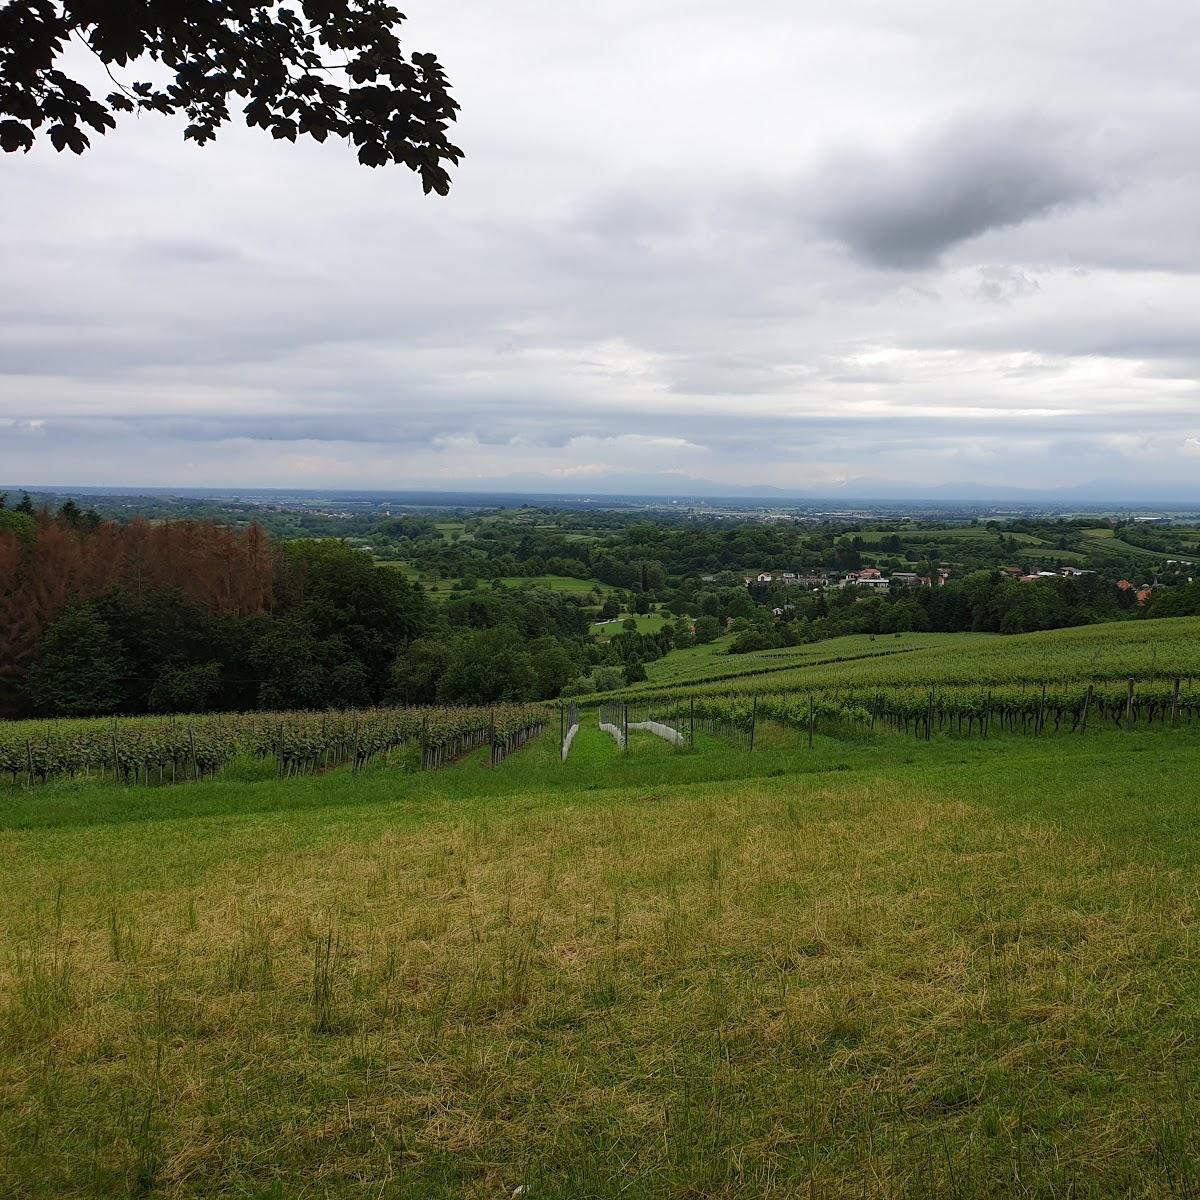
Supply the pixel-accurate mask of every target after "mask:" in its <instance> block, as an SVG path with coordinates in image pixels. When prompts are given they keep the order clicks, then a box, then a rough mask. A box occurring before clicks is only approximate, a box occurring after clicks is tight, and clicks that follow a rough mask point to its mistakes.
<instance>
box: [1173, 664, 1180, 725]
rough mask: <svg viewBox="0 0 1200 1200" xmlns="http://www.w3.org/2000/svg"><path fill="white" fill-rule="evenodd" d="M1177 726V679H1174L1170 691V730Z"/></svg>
mask: <svg viewBox="0 0 1200 1200" xmlns="http://www.w3.org/2000/svg"><path fill="white" fill-rule="evenodd" d="M1178 724H1179V677H1178V676H1176V677H1175V686H1174V687H1173V688H1172V689H1171V728H1172V729H1174V728H1175V727H1176V726H1177V725H1178Z"/></svg>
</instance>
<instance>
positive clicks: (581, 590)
mask: <svg viewBox="0 0 1200 1200" xmlns="http://www.w3.org/2000/svg"><path fill="white" fill-rule="evenodd" d="M500 582H501V583H502V584H504V586H505V587H513V588H522V587H536V588H548V589H549V590H550V591H552V592H568V593H574V594H576V595H580V596H586V595H587V594H588V593H589V592H592V591H596V590H599V591H601V592H603V593H604V594H605V595H607V594H608V593H609V592H610V591H612V588H610V587H609V586H608V584H607V583H601V582H600V581H599V580H598V579H576V578H574V577H573V576H571V575H512V576H507V577H505V578H504V579H501V580H500Z"/></svg>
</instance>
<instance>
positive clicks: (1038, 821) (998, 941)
mask: <svg viewBox="0 0 1200 1200" xmlns="http://www.w3.org/2000/svg"><path fill="white" fill-rule="evenodd" d="M594 719H595V718H594V715H591V714H585V722H584V725H583V727H582V728H581V730H580V733H579V736H578V737H577V739H576V742H575V746H574V748H573V751H572V755H571V758H570V760H569V761H568V763H567V764H566V765H565V766H560V765H559V764H558V762H557V738H556V736H554V735H547V736H545V737H543V738H542V739H540V740H539V741H537V742H535V743H534V744H533V745H532V746H530V747H529V748H527V749H526V750H525V751H523V752H521V753H519V754H517V755H515V756H514V757H513V758H510V759H509V760H507V761H506V762H505V763H504V764H503V765H502V766H501V767H499V768H497V769H494V770H489V769H487V768H486V767H484V766H483V765H482V764H481V760H480V759H479V756H478V755H472V756H469V757H468V758H467V759H465V760H463V761H462V762H461V763H460V764H459V765H457V766H455V767H454V768H451V769H448V770H445V771H442V772H439V773H436V774H425V775H403V774H396V773H394V772H390V771H388V770H387V769H384V768H382V767H381V768H375V769H370V770H368V771H367V772H365V773H364V774H362V775H360V776H354V775H351V774H348V773H346V772H343V771H335V772H332V773H330V774H328V775H324V776H318V777H314V778H301V779H298V780H294V781H291V782H289V783H287V784H280V783H279V782H278V781H276V780H275V779H273V778H261V777H260V775H261V772H259V771H258V770H257V769H256V768H254V767H252V766H249V765H242V766H239V767H238V768H236V769H234V770H233V771H231V772H230V773H229V776H228V777H227V778H224V779H219V780H216V781H213V782H210V783H202V784H190V785H183V786H180V787H178V788H172V787H164V788H154V789H146V788H143V789H122V788H115V787H95V786H92V787H84V786H75V787H70V786H61V787H52V788H48V789H43V790H40V791H36V792H33V793H29V794H23V793H16V794H11V795H8V796H6V797H4V798H0V926H2V928H3V931H4V951H5V953H4V958H3V961H2V963H0V1101H2V1102H0V1148H2V1150H0V1195H4V1196H14V1197H15V1196H21V1197H26V1196H28V1197H39V1196H62V1195H78V1196H115V1195H163V1196H177V1197H214V1196H220V1197H235V1196H236V1197H266V1196H277V1197H285V1196H286V1197H291V1196H323V1197H325V1196H327V1197H362V1196H370V1197H375V1196H396V1197H414V1198H415V1197H423V1198H427V1197H459V1196H467V1197H479V1198H483V1197H507V1196H511V1195H512V1194H513V1193H514V1190H515V1189H517V1188H519V1187H520V1188H524V1189H526V1190H525V1192H524V1193H522V1194H523V1195H526V1196H529V1197H534V1198H541V1197H546V1198H555V1200H567V1198H571V1200H575V1198H578V1197H592V1196H595V1197H618V1196H620V1197H661V1196H672V1197H702V1196H703V1197H707V1196H717V1197H730V1198H732V1197H743V1196H766V1195H775V1196H797V1197H799V1196H803V1197H810V1196H814V1197H816V1196H826V1197H834V1196H837V1197H843V1196H852V1197H877V1196H885V1197H897V1198H898V1197H902V1196H903V1197H909V1196H927V1197H933V1196H945V1197H952V1196H953V1197H974V1196H1010V1195H1011V1196H1037V1197H1063V1198H1064V1200H1065V1198H1067V1197H1071V1198H1079V1197H1097V1198H1098V1197H1109V1196H1138V1197H1149V1196H1161V1195H1179V1196H1185V1195H1194V1194H1195V1193H1196V1189H1197V1187H1200V1178H1198V1177H1197V1168H1196V1163H1197V1154H1198V1152H1200V1144H1198V1142H1197V1132H1196V1131H1197V1126H1196V1119H1195V1117H1196V1114H1195V1100H1194V1097H1195V1096H1196V1094H1197V1085H1198V1084H1200V1061H1198V1058H1197V1035H1198V1034H1200V1028H1198V1026H1200V1009H1198V1008H1197V1003H1196V996H1197V995H1198V994H1200V956H1197V954H1196V953H1195V936H1196V934H1195V930H1196V920H1197V912H1198V911H1200V884H1198V883H1197V880H1198V878H1200V874H1198V868H1200V837H1198V834H1197V824H1196V821H1195V790H1194V785H1193V782H1192V780H1193V778H1194V763H1195V761H1196V756H1197V752H1198V751H1200V734H1198V733H1197V732H1196V731H1193V730H1192V729H1182V730H1179V731H1176V732H1174V733H1169V732H1165V731H1154V732H1148V731H1135V732H1132V733H1127V734H1123V735H1121V734H1113V733H1110V732H1099V731H1097V732H1095V733H1089V734H1088V735H1087V736H1086V737H1082V738H1073V739H1057V740H1055V739H1047V740H1044V741H1038V740H1037V739H1024V740H1007V741H1006V740H1003V739H997V740H994V741H990V742H987V743H981V742H970V743H963V742H953V741H944V742H943V741H935V742H933V743H932V744H929V745H924V744H921V743H913V742H908V741H901V740H888V739H884V740H882V741H880V742H879V743H878V744H875V745H860V746H853V747H851V746H843V745H839V744H837V743H836V742H831V741H826V740H824V739H819V740H818V745H817V747H816V748H815V749H814V750H812V751H803V750H800V749H799V748H798V743H797V742H796V741H795V739H794V737H793V736H792V735H791V734H789V733H787V732H786V731H783V730H778V729H770V728H768V729H765V730H764V731H763V737H762V741H761V746H762V749H761V750H760V751H756V752H755V753H754V754H753V755H747V754H745V753H744V752H737V751H733V750H731V749H728V748H725V747H722V746H721V744H720V743H719V742H716V741H715V740H713V739H704V740H703V741H702V749H701V750H699V751H697V752H688V751H679V750H675V749H672V748H671V747H669V746H667V745H666V744H665V743H663V742H661V741H660V740H658V739H656V738H653V737H652V736H650V735H648V734H643V735H635V736H634V737H633V738H632V739H631V745H630V751H629V753H627V754H624V755H622V754H618V753H617V752H616V749H615V745H614V743H613V742H612V739H611V738H609V737H608V735H607V734H604V733H602V732H601V731H600V730H599V729H598V728H597V727H596V726H595V724H594Z"/></svg>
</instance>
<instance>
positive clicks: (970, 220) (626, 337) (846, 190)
mask: <svg viewBox="0 0 1200 1200" xmlns="http://www.w3.org/2000/svg"><path fill="white" fill-rule="evenodd" d="M404 7H405V11H406V12H407V15H408V21H407V23H406V27H405V34H404V38H405V43H406V45H407V47H408V48H409V49H410V50H432V51H434V52H436V53H437V55H438V57H439V58H440V60H441V62H442V63H443V65H444V67H445V69H446V71H447V74H448V76H449V78H450V80H451V83H452V85H453V88H454V94H455V96H456V98H457V99H458V100H459V102H460V104H461V105H462V112H461V115H460V119H459V122H458V126H457V129H456V130H455V131H454V140H455V142H456V143H457V144H458V145H459V146H461V147H462V148H463V150H464V151H465V152H466V158H465V159H464V161H463V163H462V165H461V166H460V167H458V168H457V169H456V170H455V172H454V183H453V188H452V191H451V194H450V196H449V197H448V198H445V199H442V198H439V197H437V196H424V195H423V194H422V193H421V189H420V185H419V182H418V180H417V179H416V177H415V176H414V175H412V174H411V173H410V172H408V171H405V170H403V169H401V168H391V169H388V170H375V171H372V170H369V169H367V168H363V167H360V166H358V165H357V163H356V162H355V159H354V155H353V152H352V150H350V149H349V148H348V147H346V146H344V145H342V144H339V143H335V142H333V141H329V142H326V143H325V144H324V145H323V146H319V145H317V144H315V143H311V142H310V143H306V144H304V143H302V144H298V145H296V146H291V145H288V144H287V143H278V142H274V141H272V140H271V139H270V137H269V136H267V135H266V134H263V133H261V132H259V131H251V130H247V129H245V128H241V127H239V126H237V125H236V124H231V125H230V126H227V127H226V128H225V129H224V130H223V131H222V132H221V134H220V135H219V137H218V139H217V141H216V142H215V143H213V144H211V145H209V146H207V147H204V148H203V149H200V148H196V147H194V146H191V145H185V144H184V143H183V141H182V127H183V122H182V120H176V119H170V118H163V117H157V116H146V117H141V118H139V119H137V120H126V121H125V122H124V123H123V124H122V125H121V127H120V128H119V129H118V130H117V131H116V132H115V133H112V134H109V135H108V136H107V137H104V138H97V139H95V144H94V148H93V149H92V150H91V151H89V152H88V153H86V154H85V155H83V156H82V157H79V158H76V157H74V156H73V155H69V154H66V155H58V154H55V153H54V152H53V151H52V150H51V149H50V148H49V147H48V146H39V147H38V148H37V149H35V150H34V151H33V152H32V153H30V154H28V155H20V154H17V155H5V156H3V157H0V481H3V482H6V483H11V484H30V485H37V484H41V485H71V484H74V485H114V486H119V485H127V484H128V485H134V484H141V485H156V486H163V487H185V486H187V487H199V486H210V487H238V486H245V487H249V486H263V487H267V486H278V487H314V488H323V487H361V488H396V489H400V488H405V489H407V488H423V487H429V488H455V489H464V488H465V489H471V488H477V489H480V490H505V489H509V488H511V489H525V488H529V489H539V488H540V489H542V490H551V491H572V490H580V491H588V490H604V489H606V488H607V489H612V488H615V487H618V486H619V485H623V484H629V483H630V482H631V481H639V482H644V481H646V480H649V479H652V478H657V479H659V480H662V481H665V486H667V487H673V486H675V481H678V482H679V486H680V487H681V488H682V487H684V486H685V485H686V484H687V483H688V481H692V480H706V481H711V482H713V483H715V484H719V485H730V486H732V485H759V484H767V485H773V486H775V487H780V488H784V489H790V490H795V491H796V492H810V493H811V492H828V493H830V494H836V493H838V492H839V491H847V490H855V489H857V490H859V491H864V490H865V491H871V490H872V488H879V489H886V488H887V487H888V486H892V485H896V486H901V485H903V486H905V487H909V488H912V487H917V488H920V487H924V486H929V487H930V488H931V489H932V488H934V487H943V488H945V487H950V488H953V487H955V486H964V487H965V486H968V485H970V486H976V487H978V486H980V485H996V486H1000V485H1003V486H1007V487H1033V488H1047V487H1077V486H1083V485H1087V486H1092V485H1099V486H1100V487H1101V488H1103V487H1107V486H1112V487H1114V488H1124V489H1125V490H1129V489H1130V488H1134V489H1137V488H1142V487H1144V488H1145V489H1146V491H1145V494H1147V495H1150V494H1159V493H1164V494H1165V493H1166V492H1179V493H1181V494H1187V495H1189V496H1192V497H1194V498H1196V499H1200V17H1198V16H1197V12H1196V7H1195V3H1194V0H1139V3H1138V4H1137V5H1130V4H1129V2H1128V0H1060V2H1059V3H1057V4H1054V5H1046V4H1044V3H1043V2H1042V0H1038V2H1037V3H1034V2H1033V0H1005V2H1003V3H998V2H995V0H981V2H980V3H975V4H964V3H962V0H906V2H905V3H904V4H902V5H900V4H896V3H894V2H892V0H836V2H835V0H829V2H811V0H810V2H800V3H797V2H796V0H744V2H743V3H741V4H738V5H731V4H728V3H725V4H716V3H710V2H709V0H655V3H652V4H646V3H644V2H641V3H636V2H633V0H603V2H602V3H599V4H595V5H587V6H585V5H577V4H562V3H551V2H550V0H509V2H507V3H505V4H503V5H497V4H494V3H483V2H482V0H437V2H436V3H434V2H433V0H418V2H414V3H408V4H406V5H405V6H404ZM83 69H88V68H87V67H84V68H83ZM135 77H136V74H135Z"/></svg>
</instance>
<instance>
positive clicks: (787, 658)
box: [628, 633, 993, 691]
mask: <svg viewBox="0 0 1200 1200" xmlns="http://www.w3.org/2000/svg"><path fill="white" fill-rule="evenodd" d="M992 636H993V635H991V634H986V633H965V634H964V633H902V634H899V635H887V636H881V637H876V638H872V637H871V636H870V635H869V634H853V635H851V636H849V637H840V638H830V639H829V640H828V641H825V642H814V643H812V644H811V645H805V646H787V647H783V648H781V649H777V650H753V651H751V652H749V653H748V654H730V653H729V647H730V645H731V644H732V642H733V641H734V638H735V635H733V634H726V635H725V636H724V637H720V638H718V639H717V640H716V641H715V642H709V643H708V644H707V645H703V646H689V647H687V649H684V650H673V651H671V653H670V654H668V655H666V657H664V658H660V659H659V660H658V661H657V662H652V663H647V664H646V676H647V681H646V683H645V684H641V685H638V686H637V687H633V688H630V689H628V690H629V691H638V690H642V691H645V690H648V689H653V688H655V687H659V686H662V685H666V684H688V683H694V682H702V681H704V680H707V679H714V678H718V677H719V678H735V677H737V676H740V675H754V674H758V673H760V672H763V673H774V672H776V671H783V670H788V669H790V668H791V667H798V666H807V665H810V664H814V663H825V662H832V661H835V660H841V659H850V658H857V657H863V656H868V655H871V656H874V655H882V654H893V653H894V654H906V653H908V652H910V651H912V650H914V649H917V648H926V647H928V648H932V649H940V650H949V649H956V648H958V647H961V646H964V645H975V644H978V643H981V642H984V641H987V640H989V639H990V638H991V637H992Z"/></svg>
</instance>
